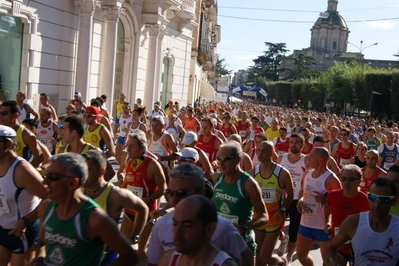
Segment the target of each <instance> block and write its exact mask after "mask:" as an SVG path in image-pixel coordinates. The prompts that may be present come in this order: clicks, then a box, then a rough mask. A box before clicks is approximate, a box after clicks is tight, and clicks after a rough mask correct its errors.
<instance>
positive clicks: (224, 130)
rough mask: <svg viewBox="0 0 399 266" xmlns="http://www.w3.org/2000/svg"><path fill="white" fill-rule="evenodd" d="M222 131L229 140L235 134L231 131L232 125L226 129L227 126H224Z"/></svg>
mask: <svg viewBox="0 0 399 266" xmlns="http://www.w3.org/2000/svg"><path fill="white" fill-rule="evenodd" d="M220 131H221V132H222V133H223V135H224V136H225V137H226V138H228V137H230V135H232V134H233V130H232V129H231V124H230V123H229V126H228V127H225V124H223V125H222V127H221V128H220Z"/></svg>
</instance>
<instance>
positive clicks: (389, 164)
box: [383, 163, 393, 170]
mask: <svg viewBox="0 0 399 266" xmlns="http://www.w3.org/2000/svg"><path fill="white" fill-rule="evenodd" d="M392 165H393V163H384V165H383V168H384V169H385V170H388V169H389V168H390V167H391V166H392Z"/></svg>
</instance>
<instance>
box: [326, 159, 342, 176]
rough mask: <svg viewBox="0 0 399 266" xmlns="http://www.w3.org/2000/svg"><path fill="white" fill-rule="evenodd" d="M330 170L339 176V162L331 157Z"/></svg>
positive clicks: (328, 163)
mask: <svg viewBox="0 0 399 266" xmlns="http://www.w3.org/2000/svg"><path fill="white" fill-rule="evenodd" d="M327 165H328V168H330V170H331V171H333V172H334V174H336V175H339V167H338V164H337V162H336V161H335V160H334V158H332V157H331V156H330V158H329V159H328V162H327Z"/></svg>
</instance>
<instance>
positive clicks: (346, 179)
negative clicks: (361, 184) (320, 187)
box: [339, 176, 360, 183]
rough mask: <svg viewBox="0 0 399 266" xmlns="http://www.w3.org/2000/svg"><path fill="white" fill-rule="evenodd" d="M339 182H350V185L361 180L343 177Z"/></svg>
mask: <svg viewBox="0 0 399 266" xmlns="http://www.w3.org/2000/svg"><path fill="white" fill-rule="evenodd" d="M339 180H341V182H346V181H349V182H350V183H352V182H355V181H357V180H360V178H354V177H345V176H343V177H341V178H340V179H339Z"/></svg>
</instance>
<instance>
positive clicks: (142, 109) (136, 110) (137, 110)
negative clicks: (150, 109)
mask: <svg viewBox="0 0 399 266" xmlns="http://www.w3.org/2000/svg"><path fill="white" fill-rule="evenodd" d="M143 111H144V108H142V107H137V108H134V109H133V112H137V113H138V114H139V115H141V114H142V113H143Z"/></svg>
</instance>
